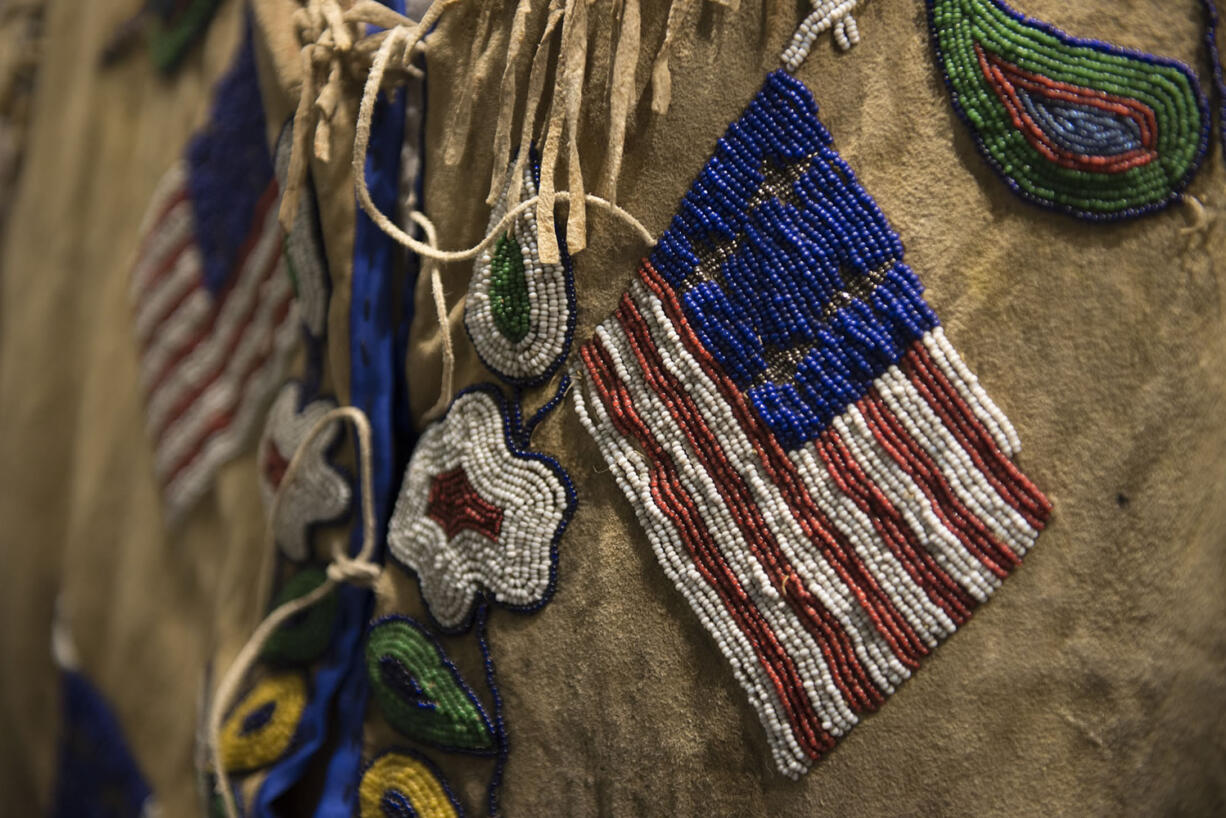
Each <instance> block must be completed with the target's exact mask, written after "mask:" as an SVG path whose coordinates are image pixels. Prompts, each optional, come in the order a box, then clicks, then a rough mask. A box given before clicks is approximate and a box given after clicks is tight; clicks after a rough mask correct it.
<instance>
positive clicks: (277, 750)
mask: <svg viewBox="0 0 1226 818" xmlns="http://www.w3.org/2000/svg"><path fill="white" fill-rule="evenodd" d="M306 701H307V684H306V680H305V679H304V678H303V677H302V676H301V675H300V674H298V673H278V674H275V675H272V676H267V677H265V678H264V679H262V680H261V681H260V682H258V683H257V684H256V685H255V687H253V688H252V689H251V691H250V692H249V693H247V695H246V696H244V697H243V698H242V700H241V701H240V702H239V703H238V706H237V707H235V708H234V711H233V712H232V713H231V714H230V715H229V716H228V717H227V718H226V721H225V723H224V724H223V725H222V728H221V763H222V766H223V767H225V768H226V770H227V771H228V772H231V773H240V772H250V771H252V770H258V769H261V768H263V767H267V766H268V765H270V764H272V763H273V762H274V761H276V760H277V759H279V758H280V757H281V756H282V755H284V754H285V752H286V751H287V750H289V748H290V746H291V745H292V744H293V741H294V733H295V731H296V730H297V729H298V721H299V719H300V718H301V717H302V710H303V708H304V707H306Z"/></svg>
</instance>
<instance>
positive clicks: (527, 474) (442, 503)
mask: <svg viewBox="0 0 1226 818" xmlns="http://www.w3.org/2000/svg"><path fill="white" fill-rule="evenodd" d="M567 383H569V381H564V382H563V385H562V388H561V390H560V391H562V390H564V389H565V388H566V385H567ZM556 403H557V402H556V400H554V401H551V402H550V403H549V404H547V405H546V407H545V410H543V411H547V410H548V409H550V408H552V406H556ZM540 417H541V414H540V413H538V414H537V416H536V417H535V418H534V419H533V421H532V422H530V424H529V426H528V427H526V428H525V427H524V426H523V424H521V423H520V421H519V406H518V404H514V405H509V404H508V401H507V400H506V398H505V397H504V396H503V394H502V392H501V391H500V390H499V389H498V388H497V387H496V386H494V385H492V384H477V385H476V386H472V387H469V388H468V389H465V390H463V391H462V392H460V393H459V394H458V395H456V397H455V399H454V400H452V402H451V406H450V407H449V408H448V410H447V414H446V415H444V416H443V417H442V418H441V419H440V420H439V421H437V422H436V423H434V424H433V425H432V426H431V427H430V428H428V429H427V430H426V431H425V432H423V433H422V435H421V438H420V440H419V441H418V444H417V448H416V449H415V450H414V452H413V457H412V459H411V460H410V461H409V467H408V469H407V471H406V473H405V478H404V481H403V482H402V484H401V488H400V496H399V498H398V499H397V501H396V507H395V509H394V511H393V512H392V518H391V522H390V523H389V525H388V536H387V543H388V551H389V553H390V554H391V556H392V557H393V558H394V559H395V560H396V561H397V562H398V563H400V564H401V565H402V566H404V567H405V568H407V569H408V570H409V571H411V572H412V573H413V574H414V575H416V576H417V578H418V582H419V584H420V587H421V593H422V599H423V600H424V601H425V603H426V608H427V610H428V612H429V614H430V617H431V619H432V620H433V621H434V623H435V624H436V625H438V627H439V628H440V630H443V631H444V632H448V633H456V632H459V631H465V630H467V629H468V628H469V627H470V626H471V623H472V616H473V611H474V608H475V606H476V605H477V602H478V600H479V599H480V598H481V597H482V596H486V597H488V598H489V599H490V600H492V601H493V602H496V603H497V604H499V605H500V606H502V607H504V608H508V609H510V610H514V611H520V612H529V611H535V610H537V609H539V608H540V607H542V606H543V605H545V604H546V603H547V602H548V601H549V599H550V598H551V597H552V596H553V591H554V588H555V586H556V584H557V562H558V542H559V541H560V540H561V538H562V534H563V532H564V531H565V530H566V526H567V525H568V524H569V522H570V519H571V517H572V516H573V514H574V510H575V504H576V495H575V489H574V486H573V484H572V483H571V480H570V476H569V475H568V474H567V473H566V471H565V470H564V469H563V468H562V466H561V465H560V464H559V463H558V462H557V460H555V459H553V458H552V457H549V456H548V455H544V454H541V453H539V452H535V451H530V450H529V449H528V448H527V447H528V440H527V433H528V431H530V429H531V428H532V427H533V426H534V425H535V422H538V421H539V418H540Z"/></svg>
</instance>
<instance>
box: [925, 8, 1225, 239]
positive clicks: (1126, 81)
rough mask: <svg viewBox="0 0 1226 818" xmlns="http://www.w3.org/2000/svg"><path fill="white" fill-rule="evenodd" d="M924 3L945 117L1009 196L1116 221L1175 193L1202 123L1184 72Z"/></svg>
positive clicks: (1006, 18) (1001, 19)
mask: <svg viewBox="0 0 1226 818" xmlns="http://www.w3.org/2000/svg"><path fill="white" fill-rule="evenodd" d="M927 2H928V15H929V22H930V24H931V28H932V37H933V43H934V45H935V48H936V52H937V56H938V58H939V61H940V63H941V65H942V66H943V68H944V73H945V81H946V84H947V85H948V87H949V90H950V94H951V96H952V98H953V103H954V107H955V109H956V110H957V111H958V114H959V115H960V116H961V117H962V119H963V121H964V122H965V123H966V124H967V126H968V127H969V128H970V129H971V132H972V134H973V135H974V137H975V142H976V144H977V145H978V146H979V151H980V153H982V154H983V156H984V158H985V159H986V160H987V161H988V164H989V165H991V166H992V168H993V170H995V171H996V172H997V174H999V175H1000V176H1001V177H1002V178H1003V179H1004V180H1005V183H1006V184H1008V186H1009V187H1010V189H1011V190H1013V191H1014V192H1015V193H1017V194H1018V195H1020V196H1021V197H1023V198H1024V199H1027V200H1029V201H1031V202H1033V203H1035V204H1039V205H1042V206H1045V207H1050V208H1053V209H1056V210H1061V211H1064V212H1067V213H1071V214H1073V215H1075V216H1079V217H1082V218H1086V219H1119V218H1129V217H1132V216H1138V215H1141V214H1143V213H1147V212H1149V211H1152V210H1154V209H1157V208H1161V207H1164V206H1166V205H1168V204H1170V203H1171V202H1172V201H1174V200H1175V199H1177V198H1178V196H1179V194H1180V193H1181V192H1182V191H1183V189H1184V188H1185V187H1186V186H1187V184H1188V182H1189V181H1190V180H1191V178H1192V176H1193V174H1194V173H1195V172H1196V170H1197V168H1198V167H1199V166H1200V163H1201V161H1202V160H1203V159H1204V156H1205V153H1206V151H1207V149H1208V146H1209V133H1210V125H1211V120H1210V115H1209V108H1208V105H1207V103H1206V101H1205V98H1204V95H1203V94H1202V92H1201V89H1200V85H1199V83H1198V82H1197V79H1196V75H1195V74H1194V73H1193V72H1192V70H1191V69H1189V68H1188V67H1187V66H1186V65H1183V64H1182V63H1180V62H1177V61H1175V60H1170V59H1165V58H1162V57H1155V56H1151V55H1149V54H1143V53H1140V52H1136V51H1129V50H1127V49H1123V48H1119V47H1117V46H1113V45H1108V44H1106V43H1101V42H1097V41H1094V40H1080V39H1077V38H1075V37H1070V36H1069V35H1067V34H1065V33H1064V32H1062V31H1059V30H1058V29H1055V28H1053V27H1052V26H1050V25H1047V24H1045V23H1041V22H1038V21H1036V20H1032V19H1030V18H1027V17H1025V16H1023V15H1021V14H1019V13H1018V12H1016V11H1014V10H1013V9H1011V8H1009V7H1008V6H1006V5H1005V4H1004V3H1003V2H1001V0H927ZM1214 57H1215V58H1216V54H1215V55H1214Z"/></svg>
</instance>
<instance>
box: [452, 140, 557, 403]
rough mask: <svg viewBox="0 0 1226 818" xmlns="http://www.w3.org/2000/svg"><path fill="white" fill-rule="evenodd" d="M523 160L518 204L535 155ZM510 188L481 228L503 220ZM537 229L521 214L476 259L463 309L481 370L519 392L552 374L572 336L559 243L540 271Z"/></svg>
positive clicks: (529, 193)
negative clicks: (556, 259) (556, 256)
mask: <svg viewBox="0 0 1226 818" xmlns="http://www.w3.org/2000/svg"><path fill="white" fill-rule="evenodd" d="M531 160H532V161H530V162H528V163H527V164H526V165H525V166H524V178H523V194H522V196H523V198H525V199H528V198H531V197H533V196H535V195H536V187H537V178H538V175H539V169H538V166H537V160H536V156H535V154H533V155H532V156H531ZM513 166H514V165H513V164H512V167H513ZM510 188H511V180H510V178H508V179H507V183H506V185H504V187H503V190H502V195H501V196H500V197H499V199H498V201H497V203H496V204H495V205H494V210H493V212H492V213H490V222H489V228H488V229H492V228H493V227H494V226H495V225H497V224H498V222H500V221H501V220H502V218H503V216H505V215H506V213H507V211H508V209H509V207H510V203H508V195H509V192H510ZM538 229H539V228H538V226H537V223H536V211H535V210H534V209H533V208H528V209H527V210H525V211H524V213H523V214H522V215H521V216H520V217H519V218H518V219H516V220H515V222H514V223H513V225H512V227H511V229H510V230H508V231H507V232H506V233H504V234H503V235H502V236H500V237H499V238H498V240H497V241H496V242H495V243H494V245H493V246H492V247H490V248H489V249H487V250H485V251H484V252H483V253H482V254H481V255H480V256H478V257H477V261H476V263H475V264H474V265H473V275H472V279H471V280H470V281H469V285H468V301H467V303H466V304H465V307H464V326H465V327H466V328H467V329H468V335H469V337H470V338H471V339H472V342H473V346H474V347H476V349H477V354H478V355H479V356H480V357H481V361H482V363H484V364H485V365H486V366H487V367H489V369H490V370H491V371H492V372H494V373H495V374H496V375H498V377H500V378H502V379H503V380H504V381H507V382H508V383H512V384H517V385H522V386H534V385H537V384H541V383H544V382H545V381H547V380H548V379H549V378H550V377H552V376H553V374H554V373H555V372H557V370H558V367H560V366H561V365H562V362H563V361H564V360H565V359H566V356H567V354H568V353H569V352H570V344H571V339H572V337H573V336H574V331H575V283H574V275H573V273H572V270H571V262H570V255H569V254H568V253H567V252H566V243H565V241H564V240H563V238H562V237H561V235H559V236H558V244H559V247H560V250H561V254H562V260H561V263H559V264H545V263H543V262H542V261H541V259H540V254H539V252H538V250H537V238H538V235H539V233H538Z"/></svg>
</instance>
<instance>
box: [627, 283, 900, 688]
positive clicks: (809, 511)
mask: <svg viewBox="0 0 1226 818" xmlns="http://www.w3.org/2000/svg"><path fill="white" fill-rule="evenodd" d="M639 276H640V278H641V279H642V280H643V282H644V283H645V284H646V285H647V287H648V288H649V289H650V290H651V291H652V292H653V293H655V295H656V297H657V298H659V299H660V302H661V304H662V305H663V307H664V310H665V312H666V313H667V314H668V317H669V319H670V320H671V321H672V324H673V327H674V329H675V330H676V331H677V334H678V336H679V337H680V338H681V340H682V342H683V343H684V344H685V347H686V349H687V351H688V352H689V353H690V355H691V356H692V357H693V358H694V360H695V361H697V362H698V363H699V365H700V366H701V367H702V370H703V373H704V374H705V375H706V376H707V378H708V379H710V381H711V382H712V383H714V384H715V386H716V387H717V388H718V389H719V391H720V394H721V396H722V397H723V398H724V400H725V401H726V402H727V403H728V405H729V406H730V407H731V408H732V410H733V413H734V414H735V415H736V417H737V420H738V421H739V423H740V424H741V428H742V430H743V431H744V432H745V435H746V437H747V438H749V440H750V442H751V443H752V444H753V446H754V449H755V450H756V451H757V453H758V456H759V458H760V459H761V461H762V466H763V469H764V470H765V471H766V473H767V475H768V476H769V477H770V480H771V482H772V483H774V485H775V486H776V487H777V488H778V489H779V491H780V493H781V494H782V495H783V498H784V500H785V501H786V502H787V504H788V508H789V510H790V511H791V512H792V517H793V519H795V520H796V522H797V524H798V525H799V526H800V528H801V530H802V531H804V532H805V535H806V536H808V537H809V540H810V541H811V542H812V543H813V544H814V545H815V546H817V548H818V549H819V550H820V552H821V554H822V556H823V558H824V559H825V560H826V561H827V562H828V563H829V564H830V566H831V567H832V568H833V569H834V570H835V572H836V573H837V574H838V576H839V579H840V580H842V582H843V583H844V584H845V585H846V586H847V588H848V589H849V590H850V591H851V592H852V593H853V594H854V595H855V596H856V598H857V599H858V600H859V601H860V605H861V607H862V608H863V609H864V610H865V612H866V613H867V614H868V616H869V618H870V619H871V620H872V622H873V624H874V626H875V627H876V630H877V631H878V633H880V634H881V635H882V637H883V638H886V636H887V632H888V630H890V629H891V628H894V627H897V625H898V623H902V624H903V625H905V623H906V620H905V619H903V616H902V614H901V613H900V612H899V611H898V610H897V609H896V608H895V607H894V603H893V601H892V600H891V599H890V597H889V595H888V594H887V593H886V592H885V591H884V590H883V589H882V588H881V587H880V586H879V585H878V583H877V580H876V579H875V578H874V577H873V575H872V574H871V573H870V572H869V570H868V569H867V567H865V565H864V563H863V562H862V561H861V560H860V557H859V555H858V554H857V553H856V551H855V549H854V548H852V547H851V545H850V543H848V541H847V539H846V537H844V535H843V534H842V532H840V531H839V530H838V529H837V528H836V527H835V526H834V524H833V523H832V522H831V521H830V519H829V518H828V517H826V515H825V513H824V512H823V511H822V510H821V508H820V507H819V506H818V505H817V503H816V502H815V501H814V499H813V497H812V495H810V494H809V490H808V487H807V486H806V485H805V482H804V479H803V478H802V477H801V476H800V474H799V473H798V472H797V471H796V465H795V464H794V463H793V462H792V460H791V458H789V457H788V456H787V453H786V452H784V450H783V448H782V447H781V446H780V445H779V442H778V441H777V440H776V439H775V437H774V435H772V434H771V432H770V430H769V429H768V428H766V426H765V425H764V424H763V423H762V422H761V420H760V419H759V418H758V416H757V414H756V413H755V412H754V410H753V408H752V407H750V406H749V403H748V402H747V401H746V399H745V397H744V395H743V394H742V393H741V391H740V389H738V388H737V386H736V384H734V383H733V382H732V380H731V379H730V378H728V377H727V375H726V374H725V373H724V371H723V370H722V369H721V368H720V367H719V365H718V364H717V363H716V362H715V361H714V360H713V359H712V358H711V355H710V353H709V352H708V351H707V350H706V348H705V347H704V346H703V345H702V343H701V342H700V341H699V340H698V337H697V336H696V335H695V334H694V331H693V329H692V328H691V327H690V325H689V321H688V320H687V319H686V317H685V314H684V312H683V311H682V308H681V304H680V302H679V301H678V300H677V296H676V294H675V293H674V292H673V290H672V288H671V287H669V286H668V284H667V282H665V281H664V279H663V278H662V277H661V276H660V274H659V273H657V272H656V271H655V269H654V268H653V267H652V266H651V264H650V263H648V262H646V261H644V262H643V263H642V265H641V266H640V268H639ZM887 623H889V624H887ZM900 659H901V657H900ZM866 692H868V693H869V694H870V695H871V697H872V702H873V704H872V706H871V707H870V708H869V709H875V708H876V705H877V704H880V703H881V702H882V701H884V696H883V695H882V694H881V692H880V691H878V690H877V689H876V688H875V687H873V686H872V685H868V686H867V689H866ZM850 701H853V700H852V699H849V702H850Z"/></svg>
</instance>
